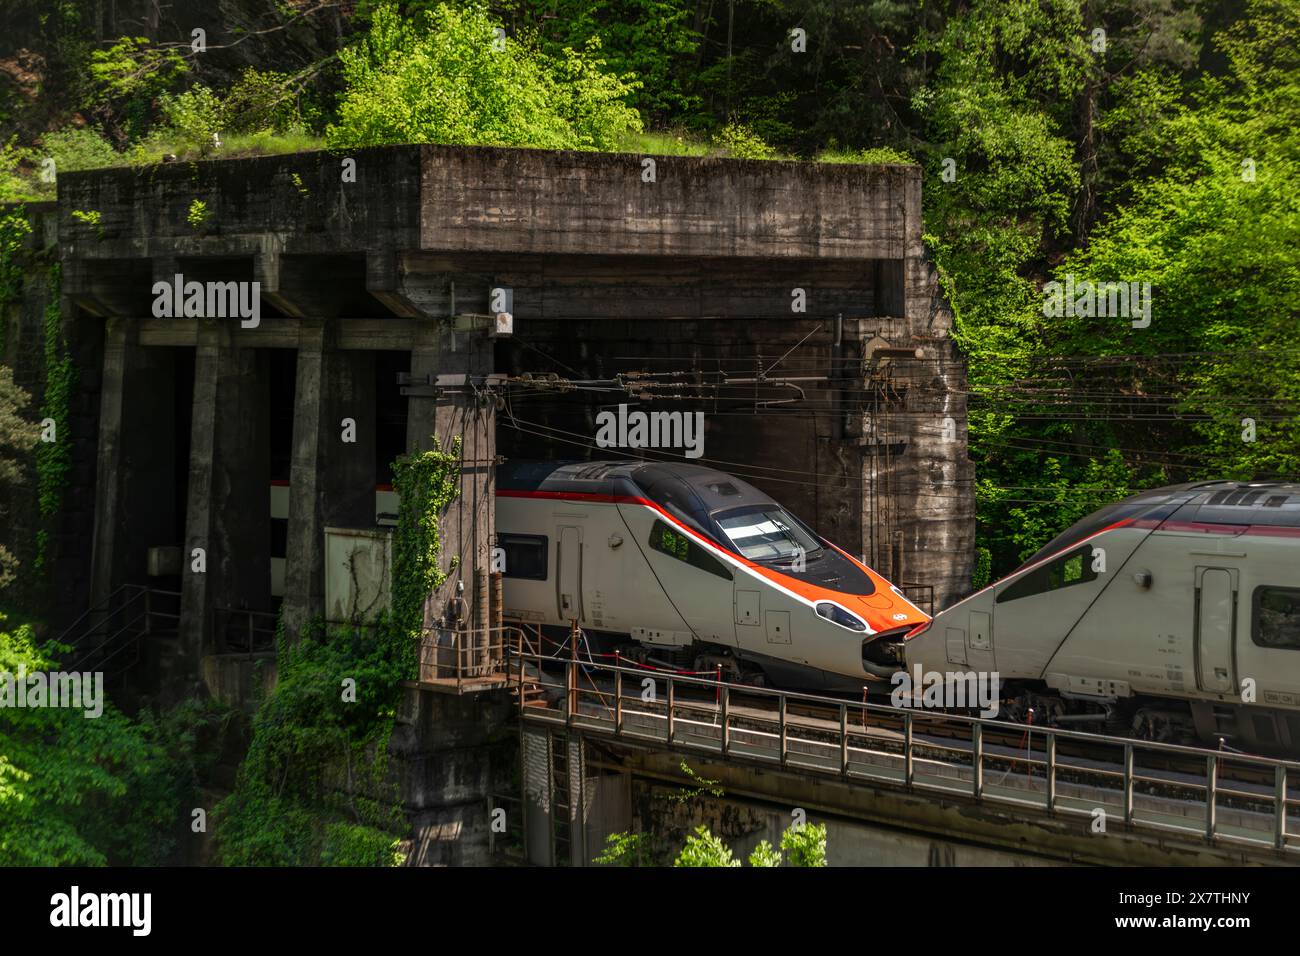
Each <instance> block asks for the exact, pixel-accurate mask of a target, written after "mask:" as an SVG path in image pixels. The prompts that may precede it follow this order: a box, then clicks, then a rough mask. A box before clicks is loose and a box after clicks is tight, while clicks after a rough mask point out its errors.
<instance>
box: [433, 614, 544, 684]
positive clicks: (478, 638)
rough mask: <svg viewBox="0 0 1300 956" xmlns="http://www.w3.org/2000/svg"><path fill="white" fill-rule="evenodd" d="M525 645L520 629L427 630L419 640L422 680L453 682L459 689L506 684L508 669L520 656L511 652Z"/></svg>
mask: <svg viewBox="0 0 1300 956" xmlns="http://www.w3.org/2000/svg"><path fill="white" fill-rule="evenodd" d="M523 643H524V634H523V632H522V631H521V630H520V629H519V628H517V627H482V628H465V629H455V628H445V629H444V628H425V629H424V633H423V634H422V635H421V638H420V681H421V682H424V683H431V684H432V683H453V684H455V686H456V688H457V689H462V688H463V687H464V686H465V685H466V684H469V683H472V684H474V685H476V686H481V685H482V684H484V683H485V682H496V683H500V684H505V683H506V682H507V681H508V680H509V677H508V675H507V667H508V665H509V664H510V662H511V661H512V660H515V661H517V660H518V658H517V657H512V656H511V651H512V649H513V648H516V647H518V646H520V645H521V644H523Z"/></svg>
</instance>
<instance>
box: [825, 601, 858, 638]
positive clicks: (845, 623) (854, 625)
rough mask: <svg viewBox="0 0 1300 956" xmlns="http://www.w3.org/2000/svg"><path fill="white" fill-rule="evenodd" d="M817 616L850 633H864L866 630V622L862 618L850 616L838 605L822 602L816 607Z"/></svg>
mask: <svg viewBox="0 0 1300 956" xmlns="http://www.w3.org/2000/svg"><path fill="white" fill-rule="evenodd" d="M817 616H818V617H824V618H826V620H828V621H830V622H831V623H832V624H838V625H839V626H840V627H846V628H848V629H849V630H850V631H865V630H866V629H867V622H866V621H864V620H862V618H860V617H857V616H855V615H853V614H850V613H849V612H848V611H846V610H844V608H842V607H840V606H839V605H838V604H831V603H830V602H829V601H823V602H822V603H821V604H818V605H817Z"/></svg>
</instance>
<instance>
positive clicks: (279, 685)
mask: <svg viewBox="0 0 1300 956" xmlns="http://www.w3.org/2000/svg"><path fill="white" fill-rule="evenodd" d="M459 459H460V442H459V440H457V442H456V443H455V444H454V445H453V446H452V450H451V451H450V452H442V451H440V450H437V449H435V450H433V451H428V452H418V453H415V454H411V455H405V456H402V457H401V458H399V459H398V460H397V461H396V462H394V464H393V473H394V487H395V488H396V490H397V491H398V493H399V494H400V495H401V508H400V510H399V513H398V524H397V529H396V533H395V541H394V551H395V553H394V561H393V565H394V572H393V593H392V610H391V611H390V612H389V613H387V614H385V615H383V616H381V617H380V618H379V619H378V620H377V621H376V622H375V623H373V624H372V625H370V626H363V625H344V626H339V625H328V624H326V623H325V622H324V621H322V620H319V619H317V620H314V621H312V622H310V623H309V624H307V625H306V626H305V627H304V628H303V630H302V632H301V633H300V634H299V635H296V638H297V639H296V640H291V639H290V638H291V635H288V634H286V633H285V630H284V627H283V622H281V627H280V632H279V634H278V648H279V652H278V657H277V662H276V666H277V681H276V686H275V689H274V690H273V691H272V692H271V693H270V694H268V695H267V697H266V698H265V699H264V700H263V701H262V702H261V704H260V706H259V708H258V711H257V714H256V716H255V717H254V718H253V741H252V744H251V746H250V748H249V752H248V754H247V756H246V757H245V759H244V761H243V763H242V764H241V766H240V769H239V774H238V778H237V782H236V786H235V790H234V792H233V793H232V794H231V795H230V796H229V797H228V798H226V799H225V800H224V801H222V803H221V804H220V805H219V806H218V808H217V810H216V811H215V812H214V815H213V818H214V827H215V829H214V834H215V844H216V859H217V862H219V863H221V864H224V865H231V866H249V865H254V866H301V865H324V866H395V865H400V864H401V862H402V860H403V855H402V853H401V843H402V840H403V839H404V838H405V837H406V836H407V835H408V834H409V824H408V823H407V821H406V819H405V816H404V814H403V812H402V807H401V803H400V799H399V794H398V792H397V781H396V780H394V779H393V777H392V775H391V774H390V773H389V766H388V748H389V739H390V737H391V736H392V731H393V726H394V723H395V721H396V717H397V708H398V705H399V703H400V700H401V687H400V686H399V684H400V682H401V681H403V680H408V679H411V678H414V677H415V676H416V667H417V661H418V648H419V635H420V632H421V630H422V628H423V622H424V605H425V601H426V600H427V598H428V595H429V594H430V593H431V592H432V591H433V590H435V589H436V588H437V587H438V586H439V585H440V584H441V583H442V582H443V581H445V580H446V577H447V574H446V572H445V571H444V570H443V569H442V568H441V566H440V557H441V553H440V552H441V546H440V541H439V536H438V521H439V518H440V516H441V515H442V513H443V512H444V511H445V510H446V507H447V505H448V504H449V503H450V502H451V501H452V500H453V499H454V498H455V496H456V487H457V484H458V482H457V475H458V473H459V470H460V461H459Z"/></svg>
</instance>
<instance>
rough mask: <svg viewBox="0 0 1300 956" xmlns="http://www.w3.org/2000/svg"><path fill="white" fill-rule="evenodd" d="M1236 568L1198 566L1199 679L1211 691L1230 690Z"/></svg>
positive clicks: (1235, 599)
mask: <svg viewBox="0 0 1300 956" xmlns="http://www.w3.org/2000/svg"><path fill="white" fill-rule="evenodd" d="M1236 605H1237V587H1236V572H1235V571H1232V570H1229V569H1227V568H1197V569H1196V615H1197V617H1196V682H1197V684H1198V685H1199V686H1200V688H1201V690H1203V691H1208V692H1209V693H1211V694H1229V693H1232V691H1233V688H1234V687H1235V686H1236V685H1235V683H1234V681H1233V675H1232V670H1233V668H1232V651H1233V646H1232V644H1233V637H1234V632H1235V628H1234V627H1233V620H1234V617H1235V614H1236Z"/></svg>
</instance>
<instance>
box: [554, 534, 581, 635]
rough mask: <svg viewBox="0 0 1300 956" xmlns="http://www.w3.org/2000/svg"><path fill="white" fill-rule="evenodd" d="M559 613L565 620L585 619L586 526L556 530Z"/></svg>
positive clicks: (557, 607)
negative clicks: (583, 605)
mask: <svg viewBox="0 0 1300 956" xmlns="http://www.w3.org/2000/svg"><path fill="white" fill-rule="evenodd" d="M555 613H556V615H557V616H558V617H559V619H560V620H561V621H566V622H567V621H578V622H582V620H583V607H582V529H581V528H576V527H573V526H571V525H560V526H559V527H558V528H556V529H555Z"/></svg>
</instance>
